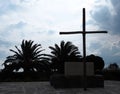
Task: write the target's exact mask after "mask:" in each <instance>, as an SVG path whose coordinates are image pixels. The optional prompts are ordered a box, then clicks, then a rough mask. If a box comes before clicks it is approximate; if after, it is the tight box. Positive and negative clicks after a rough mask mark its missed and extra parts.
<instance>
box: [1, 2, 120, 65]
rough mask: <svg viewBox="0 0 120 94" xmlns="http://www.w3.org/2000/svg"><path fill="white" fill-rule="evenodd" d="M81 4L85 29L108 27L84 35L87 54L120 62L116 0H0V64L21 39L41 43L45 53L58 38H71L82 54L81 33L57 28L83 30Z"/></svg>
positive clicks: (108, 61)
mask: <svg viewBox="0 0 120 94" xmlns="http://www.w3.org/2000/svg"><path fill="white" fill-rule="evenodd" d="M83 8H86V28H87V30H107V31H108V34H93V35H87V55H89V54H95V55H99V56H101V57H102V58H103V59H104V61H105V63H106V65H108V64H109V63H113V62H116V63H118V64H119V65H120V37H119V36H120V32H119V29H120V18H119V17H120V11H119V10H120V2H119V0H0V64H2V63H3V62H4V60H5V58H6V57H7V56H9V55H12V54H13V53H12V52H10V51H9V49H15V47H14V46H15V45H17V46H18V47H19V45H20V44H21V41H22V40H23V39H26V40H34V41H35V43H40V44H42V47H43V48H45V49H46V53H49V52H50V50H49V48H48V47H49V46H53V45H54V44H55V43H58V44H59V43H60V41H61V40H65V41H72V42H73V44H75V45H77V46H78V47H79V50H80V52H81V54H82V36H81V35H67V36H65V35H59V32H60V31H74V30H82V9H83Z"/></svg>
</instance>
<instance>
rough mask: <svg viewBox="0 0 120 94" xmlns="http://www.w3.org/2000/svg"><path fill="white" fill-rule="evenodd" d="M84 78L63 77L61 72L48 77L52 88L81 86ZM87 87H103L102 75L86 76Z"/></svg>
mask: <svg viewBox="0 0 120 94" xmlns="http://www.w3.org/2000/svg"><path fill="white" fill-rule="evenodd" d="M83 82H84V79H83V77H82V76H69V77H65V76H64V75H62V74H54V75H52V76H51V78H50V84H51V85H52V86H53V87H54V88H83V87H84V83H83ZM86 87H87V88H97V87H102V88H103V87H104V77H103V76H102V75H96V76H88V77H87V80H86Z"/></svg>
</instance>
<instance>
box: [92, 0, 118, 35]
mask: <svg viewBox="0 0 120 94" xmlns="http://www.w3.org/2000/svg"><path fill="white" fill-rule="evenodd" d="M106 3H108V5H106V4H105V5H98V6H96V9H95V10H93V11H91V16H92V18H93V19H94V20H95V21H96V24H98V25H99V26H100V28H103V29H106V30H108V31H109V33H111V34H120V33H119V29H120V28H119V25H120V18H119V17H120V11H119V10H120V7H119V6H120V3H119V0H111V1H108V0H106Z"/></svg>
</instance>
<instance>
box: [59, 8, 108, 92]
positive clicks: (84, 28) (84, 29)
mask: <svg viewBox="0 0 120 94" xmlns="http://www.w3.org/2000/svg"><path fill="white" fill-rule="evenodd" d="M93 33H107V31H86V23H85V8H83V31H74V32H60V34H66V35H67V34H82V35H83V63H84V68H83V69H84V75H83V78H84V90H87V87H86V84H87V83H86V82H87V81H86V79H87V78H86V34H93Z"/></svg>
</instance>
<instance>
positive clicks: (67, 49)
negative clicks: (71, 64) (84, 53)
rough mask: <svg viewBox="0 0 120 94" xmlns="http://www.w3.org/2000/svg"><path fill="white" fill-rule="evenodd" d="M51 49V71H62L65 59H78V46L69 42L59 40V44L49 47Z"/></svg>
mask: <svg viewBox="0 0 120 94" xmlns="http://www.w3.org/2000/svg"><path fill="white" fill-rule="evenodd" d="M49 48H50V49H51V50H52V51H51V54H52V55H50V57H51V61H52V64H51V67H52V70H53V71H57V72H60V73H64V62H65V61H78V60H80V57H81V55H80V52H79V51H78V47H76V46H75V45H73V44H72V43H71V42H69V41H68V42H66V43H65V42H64V41H61V43H60V45H57V44H55V47H51V46H50V47H49Z"/></svg>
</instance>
